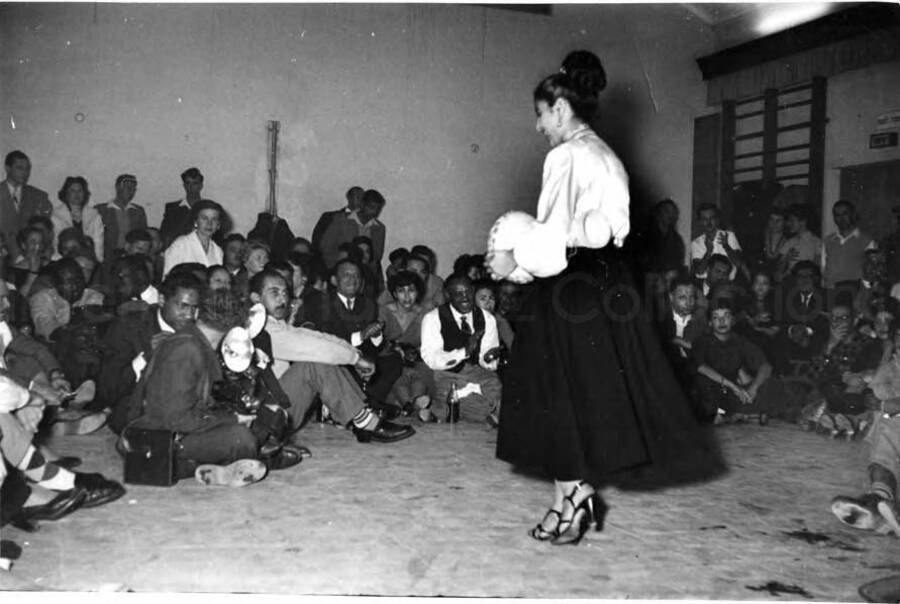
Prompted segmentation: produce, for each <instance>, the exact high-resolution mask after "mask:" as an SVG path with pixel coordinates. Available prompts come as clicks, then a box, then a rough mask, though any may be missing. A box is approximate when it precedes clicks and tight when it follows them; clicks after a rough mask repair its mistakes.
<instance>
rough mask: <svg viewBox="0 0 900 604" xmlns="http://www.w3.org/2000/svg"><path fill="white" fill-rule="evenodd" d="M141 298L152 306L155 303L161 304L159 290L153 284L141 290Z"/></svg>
mask: <svg viewBox="0 0 900 604" xmlns="http://www.w3.org/2000/svg"><path fill="white" fill-rule="evenodd" d="M140 298H141V300H143V301H144V302H146V303H147V304H150V305H151V306H152V305H154V304H159V290H158V289H156V288H155V287H153V286H152V285H148V286H147V289H145V290H144V291H142V292H141V296H140Z"/></svg>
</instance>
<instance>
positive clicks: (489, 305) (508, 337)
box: [466, 274, 516, 361]
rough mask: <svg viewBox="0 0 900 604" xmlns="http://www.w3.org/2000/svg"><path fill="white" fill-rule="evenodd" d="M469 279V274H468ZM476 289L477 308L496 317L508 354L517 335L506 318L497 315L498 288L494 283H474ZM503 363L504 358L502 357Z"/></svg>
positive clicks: (488, 281)
mask: <svg viewBox="0 0 900 604" xmlns="http://www.w3.org/2000/svg"><path fill="white" fill-rule="evenodd" d="M466 276H467V277H468V274H466ZM472 284H473V287H474V288H475V306H477V307H478V308H480V309H481V310H483V311H485V312H489V313H491V314H492V315H494V319H496V320H497V334H498V335H499V336H500V344H501V347H502V348H503V349H504V351H506V352H508V351H509V350H510V349H511V348H512V343H513V339H514V338H515V335H516V334H515V333H514V332H513V329H512V326H511V325H510V324H509V321H507V320H506V317H504V316H502V315H500V314H498V313H497V293H496V292H497V287H496V285H495V284H494V282H493V281H490V280H485V281H473V282H472ZM500 358H501V361H502V360H503V356H502V355H501V357H500Z"/></svg>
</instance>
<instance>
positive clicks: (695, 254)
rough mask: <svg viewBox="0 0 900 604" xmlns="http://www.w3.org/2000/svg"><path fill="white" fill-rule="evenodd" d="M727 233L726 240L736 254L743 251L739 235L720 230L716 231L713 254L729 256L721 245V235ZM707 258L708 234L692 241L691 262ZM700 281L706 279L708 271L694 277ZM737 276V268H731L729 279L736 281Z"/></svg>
mask: <svg viewBox="0 0 900 604" xmlns="http://www.w3.org/2000/svg"><path fill="white" fill-rule="evenodd" d="M722 233H725V239H726V240H727V241H728V245H729V246H731V249H733V250H734V251H736V252H739V251H741V244H740V243H738V239H737V235H735V234H734V232H732V231H726V230H723V229H719V230H718V231H716V235H715V237H713V254H722V255H723V256H727V255H728V254H727V253H726V252H725V246H723V245H722V244H721V243H719V235H721V234H722ZM704 256H706V234H703V235H700V236H699V237H697V238H696V239H694V240H693V241H691V261H693V260H702V259H703V257H704ZM694 276H695V277H697V278H698V279H705V278H706V271H703V272H702V273H696V274H695V275H694ZM736 276H737V267H736V266H732V267H731V274H730V275H729V276H728V278H729V279H731V280H732V281H734V278H735V277H736Z"/></svg>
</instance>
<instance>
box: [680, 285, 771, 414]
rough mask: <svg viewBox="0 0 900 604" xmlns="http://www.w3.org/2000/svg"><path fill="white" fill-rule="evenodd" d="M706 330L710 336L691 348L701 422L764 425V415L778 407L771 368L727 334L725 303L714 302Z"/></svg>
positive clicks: (755, 350) (730, 322)
mask: <svg viewBox="0 0 900 604" xmlns="http://www.w3.org/2000/svg"><path fill="white" fill-rule="evenodd" d="M709 325H710V328H711V333H707V334H704V335H702V336H700V337H699V338H698V339H697V341H696V342H694V346H693V353H694V362H695V364H696V366H697V375H696V395H697V401H698V403H699V406H700V411H701V414H702V417H701V419H704V420H707V421H714V422H716V423H719V422H721V421H723V420H725V419H731V420H741V419H743V418H744V416H746V415H758V416H759V422H760V424H765V423H766V421H767V419H768V414H769V413H771V412H772V411H775V410H777V408H778V404H779V402H780V392H781V382H780V380H779V379H778V378H777V377H772V366H771V365H770V364H769V362H768V361H767V360H766V357H765V355H764V354H763V352H762V350H761V349H760V348H759V347H758V346H757V345H756V344H753V343H752V342H750V341H749V340H747V339H746V338H744V337H742V336H740V335H738V334H736V333H734V332H733V331H732V328H733V327H734V309H733V307H732V305H731V302H730V300H728V299H720V300H718V301H717V303H716V306H715V307H714V308H712V309H711V311H710V321H709ZM720 416H722V417H721V418H720Z"/></svg>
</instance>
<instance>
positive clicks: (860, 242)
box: [822, 199, 876, 299]
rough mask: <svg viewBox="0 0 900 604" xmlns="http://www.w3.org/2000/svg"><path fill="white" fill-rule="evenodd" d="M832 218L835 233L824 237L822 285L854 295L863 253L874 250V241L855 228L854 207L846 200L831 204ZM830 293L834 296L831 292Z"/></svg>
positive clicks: (860, 270) (860, 273)
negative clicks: (835, 229)
mask: <svg viewBox="0 0 900 604" xmlns="http://www.w3.org/2000/svg"><path fill="white" fill-rule="evenodd" d="M831 215H832V217H833V218H834V224H835V226H836V227H837V232H835V233H831V234H830V235H828V236H827V237H825V241H824V245H823V249H822V285H823V286H824V287H825V289H826V290H835V289H838V288H840V289H842V290H843V289H845V288H846V289H847V291H850V293H851V294H856V290H857V288H858V284H859V280H860V279H861V278H862V267H863V259H864V257H865V254H866V250H869V249H875V247H876V245H875V241H874V240H873V239H872V238H871V237H870V236H869V235H867V234H865V233H863V232H862V231H860V230H859V228H858V227H857V226H856V208H855V207H854V205H853V204H852V203H851V202H849V201H847V200H846V199H839V200H838V201H836V202H835V203H834V206H832V208H831ZM829 293H830V294H831V295H836V292H833V291H830V292H829ZM830 299H833V298H830Z"/></svg>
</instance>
